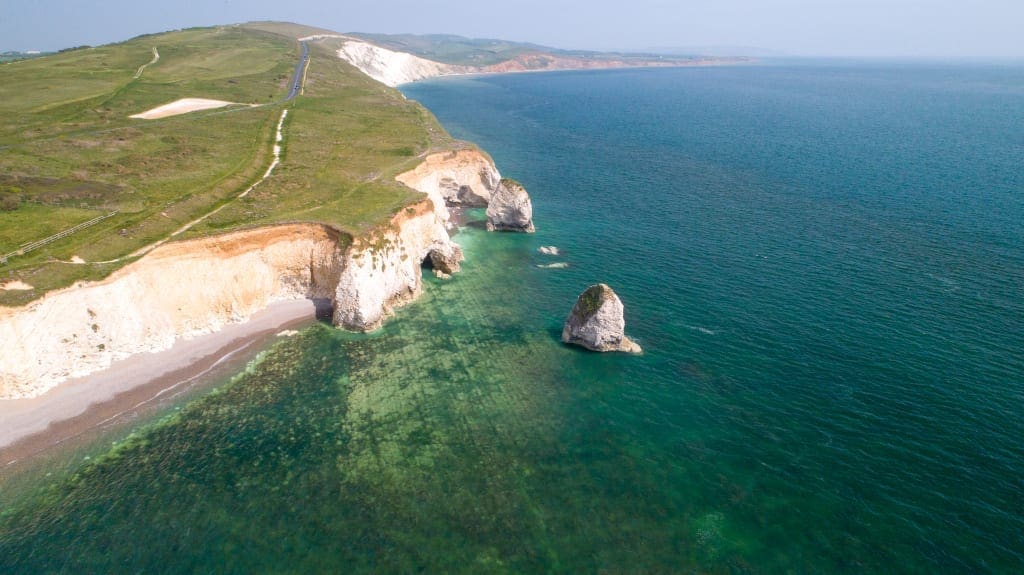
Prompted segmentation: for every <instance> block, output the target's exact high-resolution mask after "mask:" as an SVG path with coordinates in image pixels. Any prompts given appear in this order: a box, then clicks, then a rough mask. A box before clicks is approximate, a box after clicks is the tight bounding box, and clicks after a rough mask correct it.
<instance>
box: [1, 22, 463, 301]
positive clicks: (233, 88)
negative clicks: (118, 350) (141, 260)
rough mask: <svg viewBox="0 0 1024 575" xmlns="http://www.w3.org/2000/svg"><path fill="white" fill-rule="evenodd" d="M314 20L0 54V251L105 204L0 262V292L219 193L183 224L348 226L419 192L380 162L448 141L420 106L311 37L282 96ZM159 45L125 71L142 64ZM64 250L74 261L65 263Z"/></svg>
mask: <svg viewBox="0 0 1024 575" xmlns="http://www.w3.org/2000/svg"><path fill="white" fill-rule="evenodd" d="M323 32H325V31H323V30H319V29H315V28H308V27H303V26H298V25H294V24H275V23H257V24H252V25H244V26H227V27H216V28H202V29H190V30H184V31H178V32H171V33H166V34H157V35H147V36H143V37H138V38H134V39H132V40H129V41H127V42H123V43H120V44H114V45H109V46H102V47H97V48H87V49H81V50H74V51H70V52H65V53H62V54H56V55H52V56H47V57H44V58H38V59H34V60H30V61H21V62H17V63H13V64H0V66H2V68H0V70H3V73H4V77H5V79H6V82H4V83H3V85H0V209H3V210H5V211H0V254H3V253H7V252H11V251H13V250H16V249H17V248H18V246H21V245H22V244H25V243H27V242H31V241H35V240H39V239H42V238H43V237H46V236H48V235H50V234H53V233H55V232H57V231H60V230H63V229H67V228H69V227H71V226H74V225H76V224H78V223H81V222H84V221H86V220H89V219H91V218H94V217H96V216H97V215H101V214H104V213H108V212H110V211H112V210H118V214H117V215H116V216H115V217H113V218H110V219H108V220H105V221H103V222H101V223H100V224H97V225H96V226H94V227H91V228H88V229H86V230H83V231H81V232H79V233H77V234H75V235H73V236H70V237H68V238H64V239H62V240H60V241H57V242H55V243H53V244H50V245H47V246H45V247H44V248H41V249H39V250H37V251H34V252H31V253H29V254H26V255H23V256H17V257H14V258H11V259H10V261H9V262H8V263H7V264H6V265H0V283H2V282H6V281H9V280H12V279H19V280H22V281H24V282H26V283H29V284H30V285H32V286H34V287H35V288H36V289H34V290H32V291H21V292H19V291H2V290H0V305H8V306H11V305H20V304H23V303H26V302H28V301H31V300H32V299H35V298H37V297H39V296H40V295H42V293H44V292H45V291H48V290H52V289H55V288H59V287H64V286H67V285H70V284H71V283H73V282H75V281H78V280H82V279H97V278H101V277H104V276H106V275H108V274H109V273H110V272H112V271H113V270H115V269H117V268H118V267H120V266H122V265H124V264H126V263H128V259H127V258H125V256H127V255H128V254H131V253H132V252H134V251H135V250H137V249H139V248H142V247H144V246H146V245H149V244H152V243H153V242H156V241H159V240H162V239H165V238H167V237H168V236H169V234H170V233H171V232H173V231H174V230H176V229H178V228H180V227H181V226H183V225H184V224H186V223H187V222H190V221H193V220H195V219H197V218H199V217H201V216H204V215H206V214H208V213H210V212H211V211H212V210H214V209H216V208H218V207H222V206H223V209H222V210H220V211H219V212H217V214H216V215H214V216H212V217H211V218H209V219H208V220H205V221H204V222H202V223H201V224H199V225H197V226H195V227H194V228H193V229H191V230H189V231H188V232H187V233H185V234H183V235H182V236H181V237H182V238H189V237H196V236H199V235H202V234H209V233H217V232H222V231H227V230H231V229H237V228H241V227H249V226H257V225H264V224H269V223H274V222H281V221H317V222H324V223H329V224H332V225H335V226H336V227H338V228H340V229H342V230H346V231H349V232H350V233H361V232H364V231H366V230H367V229H369V228H372V227H373V226H376V225H379V224H381V223H382V222H383V221H386V220H387V218H389V217H390V216H391V215H392V214H394V213H397V212H398V211H399V210H400V209H401V208H402V207H403V206H405V205H408V204H409V203H410V202H412V201H416V200H418V199H420V198H421V197H422V196H421V195H420V194H417V193H414V192H412V191H410V190H408V189H407V188H405V187H404V186H401V185H400V184H397V183H396V182H394V180H393V176H394V175H395V174H397V173H398V172H399V171H401V170H403V169H406V168H409V167H412V166H413V165H415V163H416V162H417V161H418V160H417V156H418V155H419V154H421V153H422V152H424V151H426V150H428V149H431V148H436V147H439V146H447V145H451V144H452V143H451V141H450V139H449V137H448V136H447V134H445V132H444V130H443V129H442V128H441V127H440V126H439V125H438V123H437V122H436V120H435V119H434V118H433V116H432V115H431V114H430V113H429V112H427V111H426V110H425V109H423V108H422V107H421V106H419V105H418V104H415V103H413V102H409V101H406V100H405V99H404V98H403V97H402V96H401V94H399V93H398V92H397V91H395V90H392V89H389V88H385V87H384V86H382V85H380V84H377V83H376V82H374V81H372V80H370V79H369V78H367V77H365V76H364V75H363V74H362V73H360V72H358V71H357V70H356V69H355V68H352V67H351V66H349V65H348V64H346V63H345V62H343V61H341V60H340V59H338V58H337V57H336V54H335V50H336V48H337V41H332V40H323V41H317V42H312V43H311V44H310V48H311V56H310V64H309V68H308V72H307V79H306V84H305V89H304V93H303V95H300V96H299V97H297V98H296V99H295V100H293V101H291V102H288V103H280V101H281V100H282V99H283V98H284V96H285V94H286V93H287V84H288V80H289V79H290V77H291V74H292V72H293V71H294V68H295V65H296V64H297V63H298V57H299V53H300V47H299V44H298V42H297V41H296V38H297V37H301V36H305V35H309V34H315V33H323ZM154 47H155V48H157V50H158V51H159V54H160V59H159V61H158V62H157V63H155V64H152V65H149V66H147V67H146V68H145V70H144V72H143V74H142V76H141V77H139V78H134V76H135V74H136V71H137V70H138V69H139V67H140V66H142V65H144V64H147V63H148V62H149V61H150V60H151V59H152V58H153V52H152V50H153V48H154ZM185 97H198V98H211V99H218V100H227V101H232V102H239V103H244V104H259V106H257V107H235V108H225V109H218V110H209V111H203V112H193V113H189V114H184V115H181V116H174V117H169V118H165V119H159V120H140V119H131V118H129V116H131V115H132V114H137V113H139V112H143V111H145V110H148V109H150V108H153V107H156V106H159V105H161V104H165V103H168V102H171V101H174V100H177V99H179V98H185ZM286 107H287V108H289V109H290V112H289V116H288V120H287V122H286V127H285V142H284V151H283V154H282V161H281V164H280V165H279V166H278V168H277V169H276V171H275V173H274V175H273V176H271V178H269V179H268V180H267V181H265V182H264V183H263V184H261V185H260V186H259V187H257V188H256V190H254V191H253V192H252V193H251V194H249V195H248V196H247V197H246V198H244V199H236V197H237V196H238V194H239V193H240V192H241V191H243V190H244V189H245V188H247V187H248V186H249V185H251V183H253V182H254V181H256V180H258V179H259V177H260V176H261V175H262V173H263V172H264V170H265V169H266V167H267V165H269V163H270V161H271V160H272V151H271V150H272V145H273V137H274V131H275V129H276V126H277V121H278V119H279V117H280V114H281V111H282V110H283V109H284V108H286ZM73 256H78V257H80V258H83V259H85V260H86V261H87V262H104V261H109V260H118V259H120V261H117V262H116V263H111V264H100V263H90V264H89V265H74V264H70V263H65V262H67V261H69V260H71V258H72V257H73Z"/></svg>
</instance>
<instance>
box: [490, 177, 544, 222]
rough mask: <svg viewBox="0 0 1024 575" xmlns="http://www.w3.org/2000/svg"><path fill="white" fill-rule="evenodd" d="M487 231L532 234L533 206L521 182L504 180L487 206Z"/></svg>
mask: <svg viewBox="0 0 1024 575" xmlns="http://www.w3.org/2000/svg"><path fill="white" fill-rule="evenodd" d="M487 231H489V232H493V231H507V232H526V233H530V234H532V233H533V232H534V231H535V229H534V226H533V204H532V203H531V202H530V195H529V194H527V193H526V188H524V187H523V186H522V185H521V184H519V182H516V181H514V180H509V179H504V180H501V183H500V184H499V185H498V189H497V191H495V193H494V194H493V195H492V196H491V201H490V202H489V203H488V204H487Z"/></svg>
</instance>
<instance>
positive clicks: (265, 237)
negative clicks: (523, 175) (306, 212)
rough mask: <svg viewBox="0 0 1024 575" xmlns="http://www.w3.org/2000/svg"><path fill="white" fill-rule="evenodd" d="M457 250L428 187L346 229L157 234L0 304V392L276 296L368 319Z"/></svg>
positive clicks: (369, 324) (53, 379)
mask: <svg viewBox="0 0 1024 575" xmlns="http://www.w3.org/2000/svg"><path fill="white" fill-rule="evenodd" d="M461 259H462V252H461V250H460V249H459V247H458V246H457V245H456V244H454V243H453V242H452V241H451V240H450V239H449V237H448V233H447V231H445V228H444V225H443V222H442V221H441V219H440V218H439V217H438V216H437V214H436V213H435V212H434V210H433V204H432V203H431V202H429V201H427V200H426V199H424V200H423V201H421V202H419V203H418V204H415V205H412V206H409V207H407V208H405V209H403V210H402V211H400V212H399V214H397V215H396V216H394V217H393V218H392V219H391V221H390V222H388V225H386V226H384V227H383V228H382V229H381V230H378V231H377V232H374V233H371V234H369V235H368V236H367V237H366V238H360V239H356V240H354V241H352V240H351V239H350V238H349V236H347V235H345V234H343V233H341V232H338V231H337V230H335V229H333V228H331V227H329V226H324V225H318V224H290V225H278V226H269V227H265V228H258V229H254V230H247V231H240V232H233V233H228V234H224V235H220V236H215V237H210V238H205V239H199V240H190V241H183V242H175V243H169V244H165V245H163V246H160V247H158V248H156V249H154V250H153V251H152V252H150V253H149V254H148V255H147V256H145V257H144V258H142V259H140V260H139V261H137V262H135V263H133V264H130V265H128V266H126V267H124V268H122V269H121V270H118V271H117V272H115V273H114V274H112V275H111V276H110V277H109V278H107V279H105V280H102V281H98V282H81V283H79V284H76V285H75V286H73V287H70V288H67V289H64V290H59V291H56V292H53V293H50V294H47V295H46V296H44V297H43V298H42V299H40V300H38V301H36V302H33V303H31V304H29V305H27V306H24V307H21V308H0V399H13V398H22V397H34V396H37V395H41V394H42V393H44V392H45V391H47V390H48V389H50V388H52V387H54V386H55V385H57V384H58V383H60V382H61V381H63V380H65V379H68V378H70V377H78V376H84V375H88V374H90V373H93V372H96V371H99V370H102V369H105V368H107V367H109V366H110V364H111V363H112V362H113V361H115V360H118V359H123V358H126V357H128V356H130V355H133V354H137V353H142V352H154V351H161V350H164V349H168V348H170V347H171V346H172V344H173V343H174V342H175V340H177V339H188V338H192V337H195V336H198V335H201V334H205V333H210V332H214V331H218V330H219V329H220V328H221V327H222V326H224V325H225V324H228V323H236V322H243V321H246V320H247V319H248V318H249V317H250V316H251V315H252V314H253V313H255V312H256V311H259V310H261V309H263V308H265V307H266V306H267V304H269V303H271V302H274V301H280V300H295V299H315V300H323V301H325V302H329V303H331V304H332V305H333V306H334V322H335V324H337V325H339V326H341V327H344V328H347V329H353V330H359V331H366V330H370V329H373V328H374V327H377V326H379V325H380V324H381V322H382V321H383V320H384V318H386V317H387V316H388V315H389V314H390V313H391V312H392V310H393V309H394V308H396V307H398V306H400V305H402V304H404V303H406V302H408V301H410V300H411V299H412V298H414V297H415V296H416V295H417V294H419V292H420V290H421V286H422V271H421V265H422V264H423V262H424V260H429V261H430V262H432V263H433V265H434V266H435V267H436V268H438V269H441V270H443V271H444V273H453V272H455V271H457V270H458V267H459V265H458V262H459V261H460V260H461Z"/></svg>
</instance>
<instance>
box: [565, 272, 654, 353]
mask: <svg viewBox="0 0 1024 575" xmlns="http://www.w3.org/2000/svg"><path fill="white" fill-rule="evenodd" d="M625 329H626V320H625V319H624V318H623V306H622V300H620V299H619V296H618V295H616V294H615V291H613V290H612V288H610V287H608V286H607V285H605V284H597V285H592V286H590V287H589V288H587V289H586V291H584V292H583V293H581V294H580V297H579V298H578V299H577V300H576V305H574V306H573V308H572V311H571V312H570V313H569V317H568V318H566V320H565V325H564V327H563V328H562V341H563V342H565V343H569V344H573V345H578V346H581V347H585V348H587V349H589V350H592V351H625V352H629V353H640V352H641V349H640V346H639V345H637V344H636V343H635V342H633V341H632V340H631V339H629V338H628V337H626V334H625Z"/></svg>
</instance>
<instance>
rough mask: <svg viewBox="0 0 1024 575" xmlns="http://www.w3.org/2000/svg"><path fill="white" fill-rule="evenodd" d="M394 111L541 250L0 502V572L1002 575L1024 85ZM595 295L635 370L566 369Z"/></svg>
mask: <svg viewBox="0 0 1024 575" xmlns="http://www.w3.org/2000/svg"><path fill="white" fill-rule="evenodd" d="M405 92H406V94H407V95H408V96H409V97H410V98H413V99H416V100H419V101H421V102H422V103H424V104H425V105H426V106H427V107H429V108H430V109H431V110H432V111H433V112H434V113H435V114H436V115H437V116H438V117H439V119H440V120H441V121H442V123H443V124H444V125H445V126H446V128H447V129H448V130H449V131H450V132H451V133H452V134H453V135H455V136H456V137H460V138H464V139H467V140H471V141H474V142H476V143H478V144H479V145H480V146H481V147H483V148H484V149H486V150H487V151H488V152H490V153H491V155H492V156H493V157H494V158H495V160H496V162H497V164H498V166H499V168H500V169H501V170H502V172H503V173H504V174H505V175H507V176H511V177H514V178H516V179H517V180H519V181H521V182H523V183H524V184H525V185H526V187H527V189H528V190H529V191H530V192H531V195H532V197H533V201H534V211H535V219H536V222H537V228H538V231H537V233H536V234H535V235H516V234H487V233H486V232H484V231H482V229H480V226H479V223H478V222H479V220H480V219H481V218H482V214H481V213H479V211H475V212H471V213H470V214H469V216H470V218H469V219H470V220H474V219H475V220H476V221H477V223H476V224H474V223H470V224H469V225H467V226H466V227H465V228H463V230H462V231H461V232H460V233H459V235H458V236H457V240H458V241H459V242H460V243H462V244H463V245H464V246H465V248H466V253H467V257H468V260H467V262H466V263H465V265H464V270H463V272H462V273H461V274H459V275H457V276H456V277H455V278H453V279H452V280H449V281H444V282H442V281H439V280H435V279H433V278H429V279H428V280H427V287H426V293H425V295H424V297H423V298H422V299H421V300H419V301H418V302H417V303H415V304H413V305H412V306H410V307H408V308H405V309H403V310H401V311H400V312H399V313H398V315H397V317H396V318H395V319H394V320H392V321H390V322H389V323H388V324H387V325H386V326H385V327H384V329H382V330H380V331H379V332H376V333H373V334H369V335H356V334H346V333H341V332H338V331H336V330H333V329H331V328H330V327H328V326H324V325H315V326H312V327H310V328H308V329H306V330H305V331H303V332H302V334H301V335H299V336H297V337H295V338H289V339H286V340H283V341H280V342H279V343H277V344H275V345H273V346H272V347H270V348H269V349H268V350H266V351H264V352H263V353H261V354H260V356H259V357H258V358H257V359H256V360H254V361H253V362H252V363H250V364H249V365H248V366H247V367H246V369H245V370H244V372H242V373H240V374H237V375H235V376H233V377H231V378H230V379H224V380H222V381H217V382H214V383H212V384H211V388H210V390H209V391H206V392H203V393H200V394H193V395H192V396H190V397H189V398H188V399H187V400H182V401H180V402H178V403H177V404H174V405H168V406H167V407H166V409H165V410H164V411H163V412H161V413H158V414H156V415H154V416H150V417H148V419H147V418H143V419H147V421H146V422H144V423H142V424H138V425H136V426H135V428H134V429H133V430H131V431H132V433H131V435H129V436H127V437H124V435H125V434H126V433H127V432H124V433H121V434H120V435H119V436H117V437H116V438H115V439H114V440H111V439H110V438H106V439H101V440H99V442H98V443H96V444H94V445H91V446H87V447H83V448H82V450H81V451H80V452H75V453H72V454H69V455H67V456H66V457H67V461H64V463H63V464H61V465H56V464H55V465H54V466H53V469H57V468H60V469H70V471H68V472H60V473H57V472H53V471H50V473H53V475H51V477H50V478H49V479H48V480H45V481H44V480H40V481H41V485H43V487H41V488H39V489H34V490H28V489H26V488H24V486H22V487H20V488H19V489H18V493H17V496H16V497H15V496H13V495H12V493H13V492H12V491H10V490H8V493H5V494H0V502H2V507H0V508H2V509H3V511H2V512H0V572H3V573H43V572H66V573H115V572H116V573H140V572H145V573H152V572H203V573H255V572H282V573H284V572H289V573H310V572H330V573H371V572H373V573H379V572H395V573H406V572H427V573H440V572H463V573H704V572H708V573H929V574H933V573H1021V572H1024V67H1021V66H1009V65H1007V66H995V65H993V66H983V65H938V64H935V65H924V64H905V65H904V64H888V63H886V64H883V63H849V62H839V63H826V62H817V63H799V62H798V63H787V64H777V65H758V66H744V67H728V68H693V69H661V70H629V71H602V72H574V73H546V74H526V75H509V76H493V77H482V78H459V79H446V80H440V81H431V82H427V83H422V84H415V85H410V86H407V87H405ZM542 245H555V246H558V247H559V248H561V249H562V250H563V252H564V254H563V255H561V256H555V257H552V256H546V255H542V254H539V253H538V252H537V248H538V247H539V246H542ZM561 262H564V263H567V264H568V267H566V268H541V267H538V266H540V265H547V264H552V263H561ZM597 281H604V282H606V283H608V284H610V285H611V286H612V287H613V288H615V290H616V291H617V292H618V293H619V295H620V297H621V298H622V300H623V301H624V303H625V306H626V321H627V333H628V334H629V335H631V336H633V337H634V338H635V339H636V340H637V341H638V342H639V343H640V344H641V345H643V347H644V349H645V354H644V355H642V356H627V355H600V354H593V353H588V352H583V351H579V350H576V349H570V348H567V347H564V346H562V345H561V344H560V343H559V342H558V336H559V333H560V330H561V322H562V321H563V320H564V318H565V316H566V314H567V313H568V311H569V309H570V308H571V306H572V304H573V302H574V301H575V297H576V295H578V293H579V292H580V291H582V290H583V289H584V288H586V287H587V286H588V285H589V284H591V283H594V282H597ZM115 440H116V442H115V443H114V444H113V445H112V446H111V441H115ZM83 453H88V455H83ZM86 457H89V459H88V460H86V459H85V458H86ZM68 462H70V463H68ZM40 474H42V473H41V472H40ZM5 495H6V497H5Z"/></svg>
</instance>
